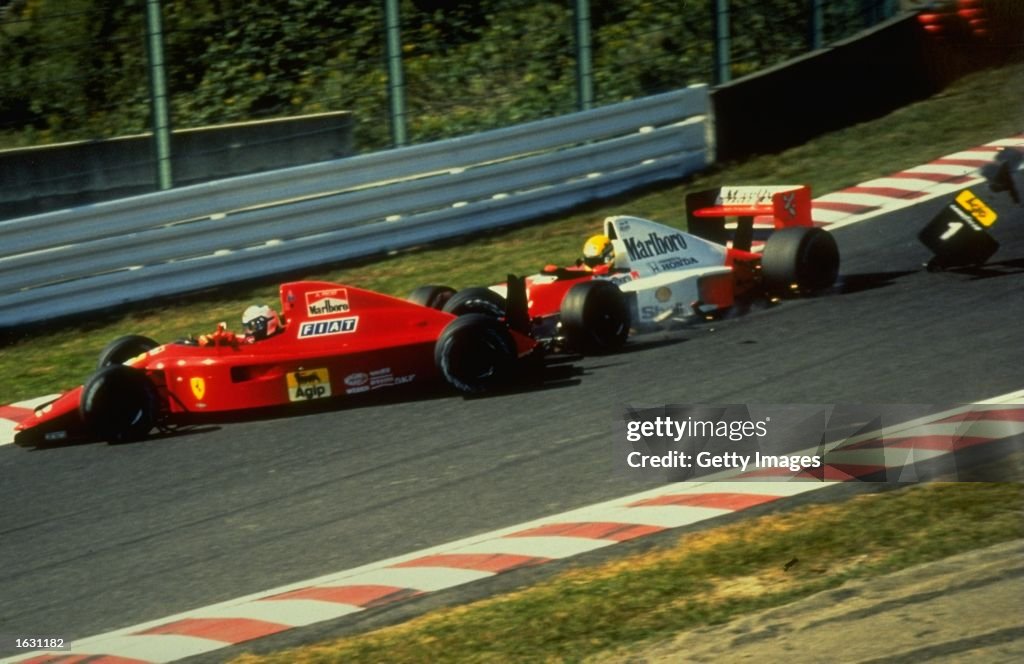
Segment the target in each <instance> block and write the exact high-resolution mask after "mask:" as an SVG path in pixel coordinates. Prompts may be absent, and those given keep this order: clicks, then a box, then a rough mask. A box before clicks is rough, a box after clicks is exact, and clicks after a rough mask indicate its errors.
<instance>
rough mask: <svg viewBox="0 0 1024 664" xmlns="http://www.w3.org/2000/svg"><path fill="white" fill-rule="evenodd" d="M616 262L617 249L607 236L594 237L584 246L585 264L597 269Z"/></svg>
mask: <svg viewBox="0 0 1024 664" xmlns="http://www.w3.org/2000/svg"><path fill="white" fill-rule="evenodd" d="M614 260H615V249H614V248H613V247H612V241H611V240H610V239H609V238H608V236H607V235H594V236H592V237H590V238H589V239H588V240H587V241H586V243H585V244H584V245H583V263H584V264H585V265H586V266H587V267H597V266H598V265H603V264H605V263H611V262H613V261H614Z"/></svg>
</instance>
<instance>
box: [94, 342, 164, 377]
mask: <svg viewBox="0 0 1024 664" xmlns="http://www.w3.org/2000/svg"><path fill="white" fill-rule="evenodd" d="M159 345H160V344H158V343H157V342H155V341H153V340H152V339H150V338H149V337H144V336H142V335H140V334H128V335H125V336H123V337H118V338H117V339H114V340H113V341H111V342H110V343H109V344H107V345H106V347H105V348H104V349H103V350H101V351H100V356H99V359H98V360H97V361H96V368H97V369H102V368H103V367H109V366H110V365H112V364H124V363H125V362H127V361H128V360H130V359H132V358H133V357H136V356H138V355H142V354H143V353H145V352H146V351H150V350H153V349H154V348H156V347H157V346H159Z"/></svg>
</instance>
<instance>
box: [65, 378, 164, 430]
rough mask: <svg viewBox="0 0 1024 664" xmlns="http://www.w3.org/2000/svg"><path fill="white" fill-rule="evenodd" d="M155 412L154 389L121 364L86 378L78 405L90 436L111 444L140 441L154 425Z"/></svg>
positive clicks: (144, 379) (156, 410) (157, 403)
mask: <svg viewBox="0 0 1024 664" xmlns="http://www.w3.org/2000/svg"><path fill="white" fill-rule="evenodd" d="M158 408H159V402H158V397H157V393H156V388H155V387H154V386H153V383H151V382H150V381H149V378H147V377H146V374H144V373H143V372H142V371H140V370H138V369H134V368H132V367H128V366H125V365H123V364H112V365H110V366H108V367H105V368H103V369H100V370H99V371H97V372H96V373H94V374H93V375H92V376H90V377H89V379H88V380H87V381H85V386H84V387H83V388H82V397H81V400H80V401H79V404H78V412H79V414H80V415H81V416H82V421H83V422H84V423H85V426H86V428H87V429H88V430H89V431H90V433H92V434H93V435H94V436H95V437H96V438H98V439H100V440H106V441H109V442H112V443H120V442H127V441H131V440H138V439H140V438H143V437H144V436H145V435H146V434H147V433H149V432H150V430H151V429H152V428H153V426H154V425H155V424H156V418H157V412H158Z"/></svg>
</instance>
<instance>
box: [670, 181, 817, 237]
mask: <svg viewBox="0 0 1024 664" xmlns="http://www.w3.org/2000/svg"><path fill="white" fill-rule="evenodd" d="M730 217H735V218H736V228H735V233H733V234H731V237H730V232H729V231H730V229H729V228H727V227H726V223H725V222H726V219H727V218H730ZM755 218H759V219H758V220H759V221H762V220H770V222H771V224H772V225H773V226H774V227H775V228H776V229H779V228H787V227H790V226H813V225H814V222H813V221H812V220H811V188H810V187H808V186H807V185H776V186H764V187H762V186H739V187H716V188H714V189H707V190H704V191H698V192H694V193H690V194H687V195H686V221H687V224H688V230H689V232H690V233H692V234H694V235H696V236H698V237H702V238H704V239H706V240H710V241H712V242H715V243H717V244H723V245H724V244H726V243H727V242H728V241H729V240H730V239H731V240H732V243H733V247H734V248H735V249H742V250H744V251H750V245H751V243H752V241H753V234H754V220H755Z"/></svg>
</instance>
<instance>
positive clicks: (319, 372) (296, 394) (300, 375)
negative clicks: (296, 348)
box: [285, 369, 331, 401]
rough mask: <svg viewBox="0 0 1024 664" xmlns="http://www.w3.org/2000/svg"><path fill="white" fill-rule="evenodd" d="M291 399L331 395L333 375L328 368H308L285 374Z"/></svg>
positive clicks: (298, 399)
mask: <svg viewBox="0 0 1024 664" xmlns="http://www.w3.org/2000/svg"><path fill="white" fill-rule="evenodd" d="M285 380H286V381H287V383H288V400H289V401H310V400H311V399H324V398H326V397H329V396H331V377H330V374H328V373H327V369H306V370H304V371H295V372H292V373H289V374H285Z"/></svg>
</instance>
